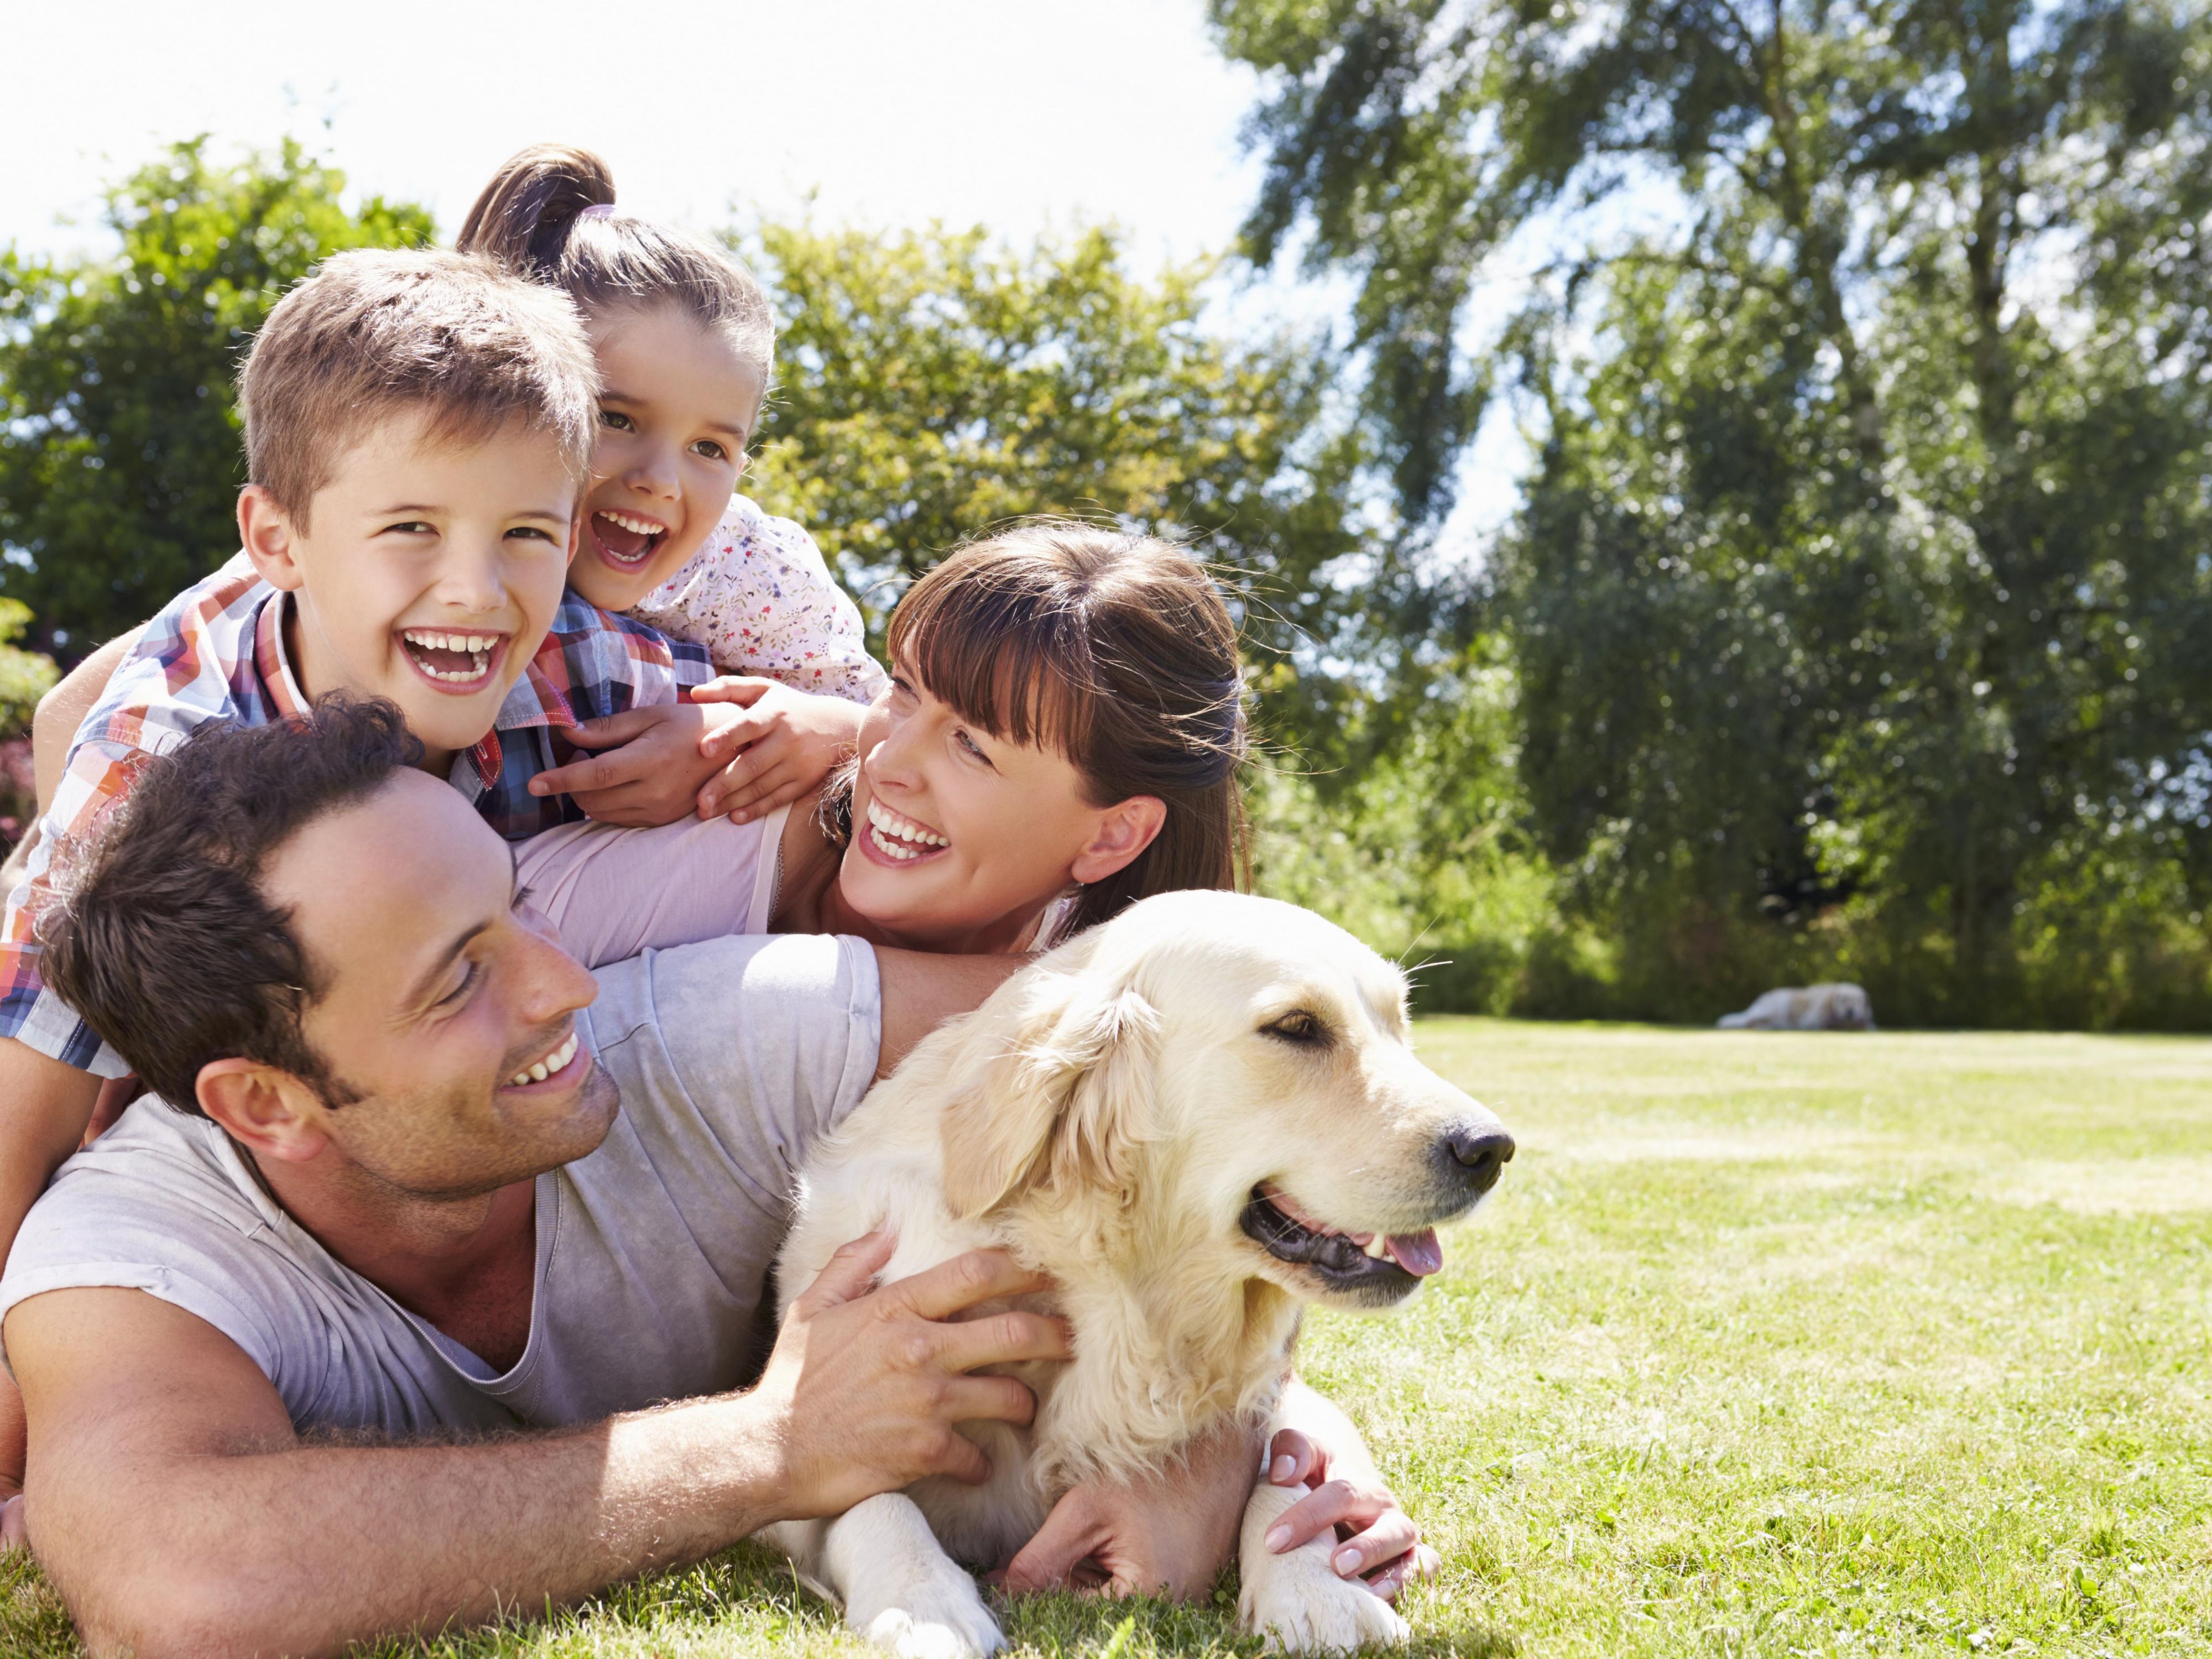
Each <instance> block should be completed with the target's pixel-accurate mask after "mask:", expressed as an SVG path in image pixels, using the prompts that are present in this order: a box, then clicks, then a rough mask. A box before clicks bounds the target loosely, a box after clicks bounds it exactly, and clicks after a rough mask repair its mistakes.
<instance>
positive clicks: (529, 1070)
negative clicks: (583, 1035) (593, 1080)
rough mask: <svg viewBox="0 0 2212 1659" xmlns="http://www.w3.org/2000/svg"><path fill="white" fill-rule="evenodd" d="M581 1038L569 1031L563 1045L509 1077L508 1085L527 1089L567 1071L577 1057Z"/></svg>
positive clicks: (513, 1087)
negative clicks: (569, 1064)
mask: <svg viewBox="0 0 2212 1659" xmlns="http://www.w3.org/2000/svg"><path fill="white" fill-rule="evenodd" d="M579 1041H580V1038H579V1037H578V1036H577V1035H576V1033H575V1032H574V1031H571V1032H569V1033H568V1036H567V1037H566V1038H565V1039H564V1040H563V1041H562V1044H561V1046H560V1047H559V1048H556V1049H555V1050H554V1051H553V1052H552V1053H551V1054H548V1055H546V1056H545V1058H544V1059H543V1060H538V1061H536V1062H535V1063H533V1064H532V1065H529V1066H524V1067H523V1068H522V1069H521V1070H520V1071H519V1072H517V1073H515V1074H514V1075H513V1077H511V1078H509V1079H507V1087H508V1088H510V1089H526V1088H528V1087H529V1086H530V1085H532V1084H533V1083H543V1082H544V1081H545V1079H547V1078H549V1077H551V1076H553V1075H554V1074H555V1073H557V1072H562V1071H566V1070H567V1069H568V1062H569V1061H571V1060H574V1059H575V1057H576V1044H577V1042H579Z"/></svg>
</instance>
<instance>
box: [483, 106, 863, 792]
mask: <svg viewBox="0 0 2212 1659" xmlns="http://www.w3.org/2000/svg"><path fill="white" fill-rule="evenodd" d="M455 246H457V247H458V248H459V250H460V251H461V252H465V253H470V252H472V253H480V254H483V255H486V256H488V257H490V258H495V259H498V260H500V261H501V263H503V264H508V265H510V266H513V268H515V269H517V270H521V271H524V272H526V273H527V274H529V275H531V276H536V277H537V278H538V280H540V281H542V282H546V283H551V284H553V285H554V286H556V287H558V288H560V289H563V290H565V291H566V292H567V293H568V295H569V297H570V298H571V299H573V300H574V301H575V303H576V307H577V309H578V310H579V311H580V313H582V315H583V319H584V325H585V327H586V331H588V332H589V334H590V335H591V338H592V349H593V351H594V353H595V355H596V356H597V357H598V359H599V374H600V378H601V380H602V382H603V386H604V389H603V391H602V393H601V396H600V400H599V422H600V431H599V443H598V445H597V447H596V448H595V450H594V452H593V455H592V474H593V482H592V489H591V491H590V493H589V495H587V496H586V500H585V503H584V515H583V518H584V523H583V527H582V533H581V539H580V545H579V547H578V548H577V550H576V556H575V559H574V562H573V563H572V564H571V565H570V567H569V571H568V581H569V586H572V587H574V589H575V590H576V592H579V593H580V594H582V595H583V596H584V597H585V598H586V599H589V600H590V601H591V602H592V604H594V605H598V606H599V607H600V608H601V609H602V610H605V611H625V612H627V613H629V615H630V616H633V617H637V618H638V619H639V620H641V621H642V622H646V623H650V624H651V625H652V626H653V627H655V628H657V629H660V631H661V632H663V633H665V634H668V635H673V636H675V637H677V638H679V639H684V640H689V641H692V642H693V643H695V644H697V645H701V646H703V647H706V649H707V651H708V654H709V656H711V657H712V658H713V659H714V666H715V667H716V668H717V669H719V670H720V671H721V672H722V673H724V674H725V675H738V676H753V677H761V676H764V677H766V678H749V679H745V680H742V681H738V682H727V681H726V682H718V683H717V684H716V685H715V686H714V687H713V688H711V689H708V690H702V691H701V692H699V693H696V694H695V701H702V702H705V701H721V702H735V703H740V704H744V705H745V706H746V707H747V708H748V709H749V711H750V713H749V717H747V718H745V719H744V720H739V721H738V722H736V723H735V724H734V725H733V726H730V727H727V728H726V729H724V730H723V731H722V732H720V733H719V734H718V735H719V736H720V743H719V744H717V745H716V746H715V748H714V750H712V751H710V752H714V753H719V754H720V755H723V756H726V755H727V754H729V753H731V752H733V751H734V750H735V749H736V747H737V746H738V745H739V744H750V748H749V750H748V753H747V766H746V768H745V774H746V775H745V777H744V786H745V787H743V788H741V789H738V791H737V792H736V793H735V794H734V795H732V793H731V791H730V790H729V789H726V788H720V789H718V788H717V787H715V786H714V785H713V784H710V785H709V786H708V789H707V790H706V791H705V792H703V793H702V800H701V803H700V805H701V810H702V812H714V811H727V810H732V809H733V808H734V809H735V810H736V811H738V812H739V814H740V815H741V816H754V815H757V814H758V813H760V812H763V811H769V810H770V809H772V808H774V807H775V806H778V805H782V804H783V803H784V802H786V801H788V800H793V799H797V798H798V797H799V795H800V794H802V793H805V792H806V791H808V790H811V789H812V788H813V787H814V786H815V785H816V784H817V783H818V782H819V781H821V779H822V778H823V775H825V774H826V773H827V772H828V771H829V768H830V766H831V765H832V764H834V763H835V761H836V757H837V756H838V755H839V754H840V753H841V752H842V751H843V750H847V749H849V748H850V746H851V744H852V741H853V739H854V736H855V734H856V732H857V731H858V726H859V716H858V713H857V707H858V705H861V704H865V703H866V702H869V701H870V700H871V699H872V698H873V697H874V696H875V695H876V693H877V692H878V690H881V689H882V686H883V683H884V676H883V671H882V670H881V669H880V668H878V666H877V665H876V664H875V662H874V661H873V660H872V659H871V658H870V657H869V655H868V653H867V645H866V632H865V630H864V629H863V628H862V626H861V622H860V610H859V608H858V607H857V606H855V605H854V603H853V601H852V600H851V599H848V597H847V596H846V595H845V594H844V593H843V592H841V591H839V589H838V588H837V586H836V584H835V582H833V581H832V580H831V579H830V575H829V567H828V565H827V564H826V563H825V562H823V557H822V555H821V552H820V551H819V550H817V548H816V547H815V545H814V542H813V539H812V538H811V537H810V536H808V535H807V533H806V532H805V531H804V530H803V529H801V528H800V527H799V526H798V525H796V524H794V523H793V522H792V521H791V520H788V519H779V518H773V517H771V516H769V514H768V513H764V512H763V511H762V510H761V508H760V507H757V505H755V504H754V503H753V502H752V501H750V500H748V499H747V498H746V497H744V496H743V495H738V494H736V489H737V483H738V478H739V477H740V476H741V475H742V474H743V473H744V467H745V459H746V453H747V450H748V448H749V447H750V444H751V442H752V440H753V437H754V435H755V434H756V432H757V429H758V427H759V422H760V416H761V412H762V410H763V407H764V406H765V404H766V402H767V398H768V387H769V372H770V367H771V363H772V361H773V354H774V349H775V313H774V311H773V310H772V309H771V307H770V306H769V299H768V295H766V293H764V292H763V290H762V289H761V286H760V284H759V283H757V282H756V281H754V280H753V277H752V275H751V273H750V272H749V271H747V270H745V269H744V266H743V265H741V264H738V263H737V262H736V261H735V260H733V259H732V258H729V257H728V256H727V255H726V254H724V253H722V252H719V251H718V250H716V249H714V248H712V247H709V246H707V245H706V244H705V243H703V242H700V241H697V240H694V239H693V238H691V237H689V236H685V235H684V234H681V233H678V232H676V231H671V230H667V229H664V228H660V227H659V226H656V225H653V224H650V223H647V222H646V221H644V220H641V219H637V218H633V217H631V216H628V215H626V214H623V213H621V212H618V211H617V209H616V207H615V186H614V179H613V175H612V174H611V173H610V172H609V171H608V168H607V165H606V163H605V161H601V160H600V159H599V157H598V156H597V155H593V154H592V153H591V152H590V151H588V150H583V149H572V148H568V147H566V146H562V145H556V144H541V145H538V146H535V147H533V148H532V149H526V150H524V151H522V152H521V153H520V154H519V155H515V156H513V158H512V159H510V160H509V161H507V164H506V165H505V166H504V167H501V168H500V170H499V172H498V173H495V175H494V176H493V178H492V180H491V182H490V183H489V185H486V186H485V187H484V190H483V194H482V195H481V196H479V197H477V200H476V204H475V205H474V206H472V207H471V209H470V210H469V215H468V218H467V220H466V221H465V222H464V223H463V225H462V227H461V234H460V236H459V240H458V241H457V242H456V244H455ZM794 694H796V695H794ZM638 724H640V725H642V724H643V722H642V721H640V722H639V723H638ZM632 735H634V733H632V732H631V730H630V726H629V724H628V723H624V724H622V725H619V726H612V725H611V726H609V727H608V728H607V729H606V730H605V731H603V732H599V733H598V734H595V736H594V737H593V738H592V739H588V741H593V742H606V741H617V742H620V741H625V740H626V739H627V738H629V736H632ZM633 749H634V750H635V752H633V753H630V754H629V755H626V756H625V757H623V763H622V764H620V765H619V766H618V767H617V776H618V780H619V781H623V782H631V781H637V782H642V781H644V780H645V779H646V778H647V776H648V775H649V774H650V772H651V770H652V769H653V765H654V763H655V761H656V756H655V755H654V753H653V750H652V748H651V746H649V745H642V746H641V745H633ZM572 771H573V772H574V773H575V774H576V776H577V778H578V779H580V778H581V777H582V776H583V775H584V769H581V768H578V769H570V768H562V769H558V770H556V771H555V772H552V773H549V774H547V775H546V784H547V788H546V793H555V792H557V791H560V790H562V789H564V788H567V787H570V783H571V781H572V780H570V779H568V778H564V776H563V775H564V774H567V773H570V772H572ZM602 775H604V774H602ZM595 805H596V803H595ZM594 815H595V816H603V815H602V814H599V813H598V812H596V811H595V814H594ZM656 821H657V820H656Z"/></svg>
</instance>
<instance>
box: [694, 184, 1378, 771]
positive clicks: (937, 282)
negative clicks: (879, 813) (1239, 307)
mask: <svg viewBox="0 0 2212 1659" xmlns="http://www.w3.org/2000/svg"><path fill="white" fill-rule="evenodd" d="M733 240H735V242H736V245H737V246H738V247H739V248H740V250H741V251H742V252H744V253H745V255H746V256H747V258H749V259H750V261H751V262H752V263H753V264H755V265H756V266H757V268H758V270H760V272H761V274H762V276H763V278H764V279H765V280H766V281H767V282H768V283H769V286H770V288H771V289H772V290H773V291H774V292H775V295H776V298H777V303H778V305H779V307H780V309H781V313H782V332H781V337H780V339H779V342H778V345H777V368H776V387H775V392H774V394H773V397H772V398H771V401H770V408H769V418H768V420H767V421H766V422H764V423H763V441H762V443H761V447H760V449H759V452H758V454H757V458H756V459H755V461H754V463H753V466H752V470H751V471H750V475H749V476H750V480H751V482H750V483H748V485H747V488H748V489H750V490H751V491H753V492H754V493H756V494H757V495H759V496H760V497H761V498H762V500H763V501H764V502H765V503H766V504H768V505H769V507H772V508H773V509H774V510H775V511H777V512H781V513H788V514H789V515H790V516H792V517H793V518H795V519H797V520H799V522H800V523H802V524H804V525H805V526H808V527H809V528H810V529H811V531H812V532H813V533H814V535H815V537H816V538H817V540H818V541H819V542H820V543H821V544H822V546H823V550H824V551H825V552H826V553H827V554H828V555H829V557H830V558H831V559H832V560H833V561H834V562H836V563H837V564H838V565H839V566H840V567H841V568H842V571H843V573H844V574H845V577H846V580H847V585H848V587H849V588H850V589H851V590H852V591H853V592H854V593H855V594H857V595H858V596H859V597H860V599H861V600H862V603H863V606H864V608H865V609H866V610H867V611H868V612H869V615H870V619H871V622H872V624H873V625H875V626H877V627H878V628H880V626H881V623H882V622H883V620H884V617H886V616H887V614H888V612H889V611H890V606H891V605H892V604H893V603H895V602H896V599H897V596H898V593H899V592H901V591H902V587H903V584H904V582H905V581H906V580H908V579H910V578H912V577H913V576H915V575H917V574H920V573H921V571H923V570H925V569H927V568H928V567H929V566H930V565H931V564H932V563H933V562H935V561H936V560H937V559H938V558H939V556H942V554H943V553H944V552H945V550H947V549H949V548H951V547H952V546H953V545H955V544H957V543H959V542H960V541H962V540H963V539H965V538H969V537H973V536H975V535H979V534H981V533H983V532H987V531H988V530H990V529H991V528H992V527H993V526H995V525H998V524H1000V523H1002V522H1004V521H1005V520H1009V519H1012V518H1016V517H1018V516H1021V515H1023V514H1027V513H1064V514H1071V515H1076V516H1083V517H1091V518H1103V519H1106V520H1111V521H1114V522H1118V523H1121V524H1125V525H1127V526H1131V527H1132V528H1134V529H1139V530H1143V531H1146V532H1153V533H1157V534H1162V535H1166V536H1170V537H1172V538H1176V539H1179V540H1182V541H1185V542H1187V543H1188V544H1189V545H1190V546H1191V547H1192V549H1193V550H1194V552H1196V553H1197V554H1198V555H1200V556H1201V557H1203V558H1205V559H1206V560H1207V561H1208V562H1211V563H1212V564H1213V565H1215V566H1216V567H1217V568H1218V569H1219V570H1220V571H1221V572H1222V573H1223V574H1225V576H1226V577H1227V578H1228V579H1229V580H1230V581H1231V585H1232V586H1233V587H1235V588H1236V589H1237V592H1239V593H1240V594H1241V595H1242V597H1243V603H1244V604H1245V606H1246V609H1247V617H1246V623H1247V634H1248V637H1249V641H1250V643H1251V646H1252V650H1253V654H1254V656H1255V659H1256V664H1257V669H1258V674H1259V679H1260V684H1261V686H1262V689H1263V690H1264V692H1265V693H1266V695H1267V700H1268V703H1269V711H1270V717H1271V718H1270V725H1271V726H1272V729H1273V732H1274V734H1275V735H1276V736H1278V737H1279V738H1288V739H1290V740H1291V741H1294V742H1297V744H1300V745H1301V746H1304V747H1319V748H1323V749H1327V748H1329V747H1330V746H1332V745H1334V744H1337V743H1338V742H1339V741H1340V734H1341V732H1343V730H1344V728H1345V721H1346V716H1347V714H1348V711H1349V710H1351V709H1352V708H1354V707H1356V706H1357V705H1358V704H1359V703H1360V702H1361V701H1362V699H1363V697H1364V687H1363V686H1362V684H1360V683H1359V682H1358V681H1357V680H1356V679H1354V678H1350V677H1347V676H1346V675H1345V674H1343V673H1341V672H1334V673H1333V672H1329V671H1326V669H1327V665H1328V664H1330V663H1331V662H1333V661H1334V662H1337V663H1341V662H1342V661H1343V660H1344V659H1346V658H1358V659H1361V660H1369V659H1371V657H1372V654H1373V653H1372V647H1371V641H1375V640H1377V639H1381V638H1388V637H1395V634H1396V632H1397V631H1398V629H1397V628H1396V626H1395V624H1394V623H1388V622H1379V623H1378V620H1377V619H1378V618H1381V617H1384V616H1385V615H1386V613H1387V612H1388V611H1389V607H1390V606H1391V605H1393V604H1402V603H1404V602H1405V601H1406V600H1407V597H1408V596H1409V594H1410V593H1411V592H1412V590H1411V588H1410V586H1409V585H1408V583H1407V574H1406V572H1405V571H1404V569H1403V568H1402V567H1401V565H1400V564H1399V563H1398V562H1396V550H1395V541H1394V539H1393V537H1392V535H1391V533H1390V532H1391V531H1392V528H1393V526H1392V524H1391V521H1390V520H1389V516H1388V514H1387V513H1382V514H1379V515H1378V514H1377V513H1374V512H1371V511H1370V510H1369V509H1368V508H1367V507H1364V506H1363V504H1362V501H1363V489H1362V478H1363V476H1364V472H1363V470H1364V467H1365V466H1366V465H1367V461H1368V455H1367V452H1366V450H1365V448H1364V445H1363V443H1362V441H1361V439H1360V436H1359V435H1358V433H1356V432H1346V431H1345V430H1343V429H1341V428H1340V426H1333V425H1332V423H1331V422H1330V421H1329V419H1328V399H1329V397H1330V394H1331V392H1332V389H1333V381H1332V369H1333V366H1332V364H1331V362H1330V360H1329V356H1328V353H1327V352H1326V350H1324V349H1321V348H1320V347H1319V346H1318V345H1317V344H1316V343H1313V342H1310V341H1302V340H1299V339H1297V338H1296V337H1288V336H1285V337H1273V338H1267V339H1263V340H1261V341H1259V342H1256V343H1243V344H1239V343H1231V342H1230V341H1228V340H1225V339H1224V338H1223V337H1220V336H1219V335H1218V334H1217V333H1214V332H1212V331H1209V330H1208V329H1207V328H1206V326H1205V325H1204V323H1203V320H1202V313H1203V310H1204V307H1205V304H1206V299H1207V296H1208V291H1209V290H1208V286H1207V278H1208V276H1209V274H1210V270H1211V267H1210V266H1209V265H1207V264H1191V265H1185V266H1179V267H1172V268H1170V269H1168V270H1164V272H1162V273H1161V275H1160V276H1158V278H1157V279H1156V280H1154V281H1151V282H1147V281H1145V280H1143V279H1140V278H1139V277H1137V276H1133V275H1131V274H1130V272H1129V271H1128V270H1127V268H1126V263H1125V256H1124V250H1123V248H1122V246H1121V241H1120V240H1119V239H1118V238H1117V237H1116V236H1115V234H1114V233H1113V232H1111V231H1110V230H1107V229H1103V228H1094V229H1091V230H1087V231H1085V232H1083V233H1082V234H1079V235H1077V236H1075V237H1073V238H1072V239H1071V240H1066V241H1065V242H1055V241H1053V240H1044V241H1042V242H1040V243H1038V244H1036V246H1033V247H1031V248H1029V249H1025V250H1012V249H1009V248H1007V247H1005V246H1001V245H1000V244H998V243H995V242H994V241H993V240H991V239H990V238H989V237H988V236H987V234H985V233H984V232H983V231H982V230H981V229H975V230H969V231H963V232H945V231H942V230H930V231H920V232H903V233H899V234H892V235H888V236H883V235H875V234H869V233H866V232H864V231H860V230H836V231H825V230H820V229H817V228H815V227H814V226H812V225H811V224H810V223H805V222H800V223H767V224H763V225H759V226H757V227H755V228H752V229H751V230H750V231H749V232H747V233H746V234H744V235H743V236H740V237H738V238H735V239H733ZM1364 493H1365V494H1370V495H1371V492H1364ZM1354 569H1356V570H1357V571H1358V574H1359V575H1360V577H1361V578H1362V580H1358V581H1350V580H1346V573H1347V572H1348V571H1351V570H1354Z"/></svg>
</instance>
